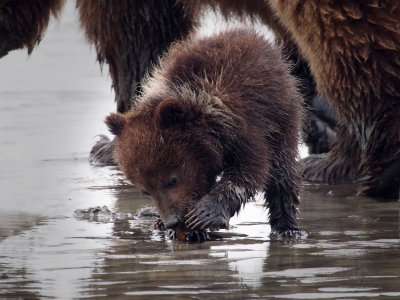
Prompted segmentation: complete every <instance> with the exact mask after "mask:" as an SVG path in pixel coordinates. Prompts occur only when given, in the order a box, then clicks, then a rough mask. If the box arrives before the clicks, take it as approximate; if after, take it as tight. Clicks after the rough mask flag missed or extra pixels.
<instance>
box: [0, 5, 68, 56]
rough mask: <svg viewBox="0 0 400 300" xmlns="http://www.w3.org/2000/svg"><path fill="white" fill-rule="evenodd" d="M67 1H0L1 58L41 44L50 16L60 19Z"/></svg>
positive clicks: (30, 50)
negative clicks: (9, 53)
mask: <svg viewBox="0 0 400 300" xmlns="http://www.w3.org/2000/svg"><path fill="white" fill-rule="evenodd" d="M64 2H65V0H29V1H26V0H0V57H2V56H4V55H6V54H7V53H8V52H9V51H11V50H15V49H20V48H27V49H28V53H31V52H32V50H33V48H34V47H35V45H36V44H38V43H39V42H40V40H41V39H42V36H43V34H44V32H45V30H46V28H47V25H48V23H49V20H50V16H51V15H53V16H54V17H58V15H59V13H60V11H61V9H62V8H63V6H64Z"/></svg>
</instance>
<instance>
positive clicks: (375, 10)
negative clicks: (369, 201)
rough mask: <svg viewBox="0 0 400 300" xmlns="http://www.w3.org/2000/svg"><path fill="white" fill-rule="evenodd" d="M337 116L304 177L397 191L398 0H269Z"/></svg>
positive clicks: (384, 193) (380, 192) (387, 193)
mask: <svg viewBox="0 0 400 300" xmlns="http://www.w3.org/2000/svg"><path fill="white" fill-rule="evenodd" d="M269 3H270V5H271V6H272V7H273V8H274V9H275V10H276V13H277V15H278V16H279V18H280V20H282V22H283V23H284V24H285V25H286V26H287V28H288V30H289V31H290V32H291V34H292V36H293V37H294V38H295V40H296V43H297V45H298V46H299V49H300V50H301V53H302V55H303V56H304V57H305V58H306V59H307V61H308V62H309V64H310V68H311V71H312V73H313V74H314V75H315V78H316V82H317V87H318V90H319V91H321V92H322V93H324V94H325V95H327V97H328V99H329V100H330V101H331V104H332V106H333V107H334V108H335V110H336V111H337V115H338V116H339V118H340V119H339V122H340V124H339V131H338V135H337V137H336V139H335V140H334V142H333V144H332V149H331V151H330V152H329V153H328V154H327V155H326V156H317V157H316V156H311V157H309V158H308V159H307V160H306V163H307V168H306V170H305V178H306V179H309V180H313V181H323V182H330V183H337V182H346V181H357V182H360V183H361V185H360V189H359V193H361V194H366V195H372V196H381V197H387V198H398V197H399V185H400V18H399V16H400V2H399V1H396V0H386V1H378V0H366V1H347V0H342V1H315V0H301V1H300V0H294V1H279V0H270V1H269Z"/></svg>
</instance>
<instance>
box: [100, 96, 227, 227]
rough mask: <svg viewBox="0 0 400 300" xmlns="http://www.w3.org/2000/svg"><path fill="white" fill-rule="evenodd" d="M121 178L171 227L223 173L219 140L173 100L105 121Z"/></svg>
mask: <svg viewBox="0 0 400 300" xmlns="http://www.w3.org/2000/svg"><path fill="white" fill-rule="evenodd" d="M106 124H107V126H108V128H109V129H110V131H111V132H112V133H113V134H114V135H115V136H116V143H115V150H114V156H115V158H116V160H117V162H118V164H119V166H120V168H121V170H122V171H123V173H124V174H125V176H126V177H127V178H128V179H129V180H130V181H131V182H132V183H133V184H134V185H135V186H136V187H137V188H139V189H141V190H142V191H143V193H145V194H148V195H149V196H150V197H151V198H152V199H153V201H154V204H155V206H156V207H157V210H158V212H159V214H160V216H161V218H162V220H163V221H164V223H165V225H166V227H167V228H170V229H174V228H175V227H176V226H177V225H178V223H180V222H183V221H184V216H185V215H186V214H187V213H188V212H189V211H190V210H191V209H192V208H193V206H194V204H195V203H196V202H197V201H198V200H200V198H201V197H202V196H204V195H206V194H207V193H208V192H209V191H210V189H211V187H212V186H213V184H214V183H215V178H216V176H217V175H218V173H219V172H221V169H222V150H221V149H219V148H218V147H220V146H218V145H220V143H219V142H218V138H217V137H216V136H215V135H214V134H212V133H210V132H213V130H212V129H211V128H210V123H209V122H208V121H207V119H206V117H205V115H204V114H203V113H201V111H199V110H196V109H195V108H194V107H193V106H191V105H189V104H186V103H185V102H183V101H181V100H179V99H176V98H168V99H162V100H157V101H152V102H151V103H150V104H148V105H146V106H142V107H140V108H138V109H136V110H135V109H134V110H133V111H131V112H128V113H126V114H119V113H112V114H111V115H109V116H108V117H107V119H106Z"/></svg>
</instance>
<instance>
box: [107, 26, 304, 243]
mask: <svg viewBox="0 0 400 300" xmlns="http://www.w3.org/2000/svg"><path fill="white" fill-rule="evenodd" d="M289 72H290V68H289V66H288V65H287V64H286V63H285V62H284V61H283V59H282V57H281V52H280V50H279V49H277V48H275V47H273V46H272V45H271V44H270V42H268V41H267V40H265V39H264V38H263V37H262V36H261V35H259V34H257V33H256V32H254V31H252V30H247V29H235V30H230V31H227V32H223V33H220V34H214V35H212V36H210V37H196V36H192V37H190V38H188V39H187V40H185V41H182V42H179V43H176V44H174V45H173V46H172V47H171V49H170V50H169V51H168V53H166V54H165V55H164V56H163V57H162V58H161V59H160V62H159V65H158V66H157V67H155V68H154V70H153V72H152V73H151V74H150V75H148V76H147V78H146V80H145V82H144V85H143V92H142V94H141V95H140V96H139V98H138V99H137V101H136V102H135V103H134V107H133V108H132V109H131V110H130V111H128V112H127V113H125V114H120V113H112V114H111V115H109V116H108V117H107V118H106V124H107V126H108V127H109V129H110V131H111V132H112V133H113V134H114V135H115V136H116V143H115V149H114V156H115V158H116V160H117V162H118V164H119V166H120V168H121V170H122V171H123V173H124V174H125V176H126V177H127V178H128V179H129V180H130V181H131V182H132V183H133V184H134V185H135V186H136V187H137V188H139V189H141V190H142V191H143V192H144V193H145V194H148V195H149V196H150V197H151V198H152V199H153V201H154V204H155V206H156V208H157V210H158V212H159V214H160V216H161V219H162V221H163V222H164V224H165V227H166V228H167V229H170V230H172V231H173V230H178V229H179V230H180V232H179V233H180V234H177V235H176V236H177V237H178V238H179V236H182V233H183V236H185V235H186V239H187V237H188V235H191V236H193V233H196V232H197V233H202V235H197V236H204V235H203V234H204V232H205V230H206V229H209V230H215V229H219V228H228V225H229V219H230V218H231V217H232V216H233V215H234V214H235V213H237V212H238V211H239V210H240V209H241V207H242V206H244V204H245V203H246V202H247V201H248V200H249V199H251V198H253V197H254V195H255V193H256V192H258V191H263V192H264V197H265V205H266V207H268V208H269V217H270V224H271V235H273V236H294V235H298V234H301V230H300V228H299V225H298V222H297V218H296V215H297V209H296V205H297V204H299V198H298V197H299V191H300V182H301V175H300V168H299V162H298V157H297V156H298V150H297V149H298V138H299V132H300V129H301V121H302V104H303V100H302V98H301V96H300V94H299V93H298V91H297V87H296V81H295V79H294V78H293V77H291V75H290V74H289ZM181 239H183V240H184V239H185V238H181Z"/></svg>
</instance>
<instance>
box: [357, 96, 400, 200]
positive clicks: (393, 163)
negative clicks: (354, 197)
mask: <svg viewBox="0 0 400 300" xmlns="http://www.w3.org/2000/svg"><path fill="white" fill-rule="evenodd" d="M396 102H397V100H395V101H393V105H388V107H387V108H386V109H384V110H382V111H381V112H380V116H381V118H380V120H371V123H370V126H368V127H367V130H366V133H367V134H366V139H365V145H364V148H365V154H363V157H362V165H361V171H360V178H359V179H358V180H357V182H358V183H359V184H360V187H359V194H362V195H369V196H373V197H380V198H386V199H400V106H399V104H397V103H396Z"/></svg>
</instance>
